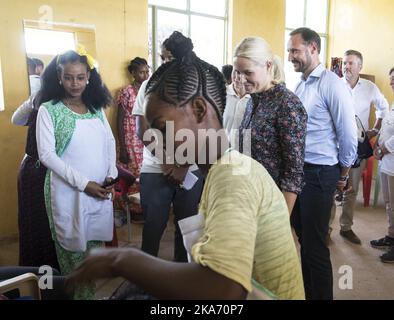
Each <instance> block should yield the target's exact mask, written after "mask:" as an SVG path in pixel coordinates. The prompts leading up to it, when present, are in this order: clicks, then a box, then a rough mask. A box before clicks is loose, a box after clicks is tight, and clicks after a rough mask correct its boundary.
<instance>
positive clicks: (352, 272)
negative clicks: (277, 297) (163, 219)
mask: <svg viewBox="0 0 394 320" xmlns="http://www.w3.org/2000/svg"><path fill="white" fill-rule="evenodd" d="M371 202H372V201H371ZM339 213H340V210H339V209H337V216H336V219H335V221H334V225H333V229H334V230H333V232H332V234H331V239H332V241H331V243H330V251H331V261H332V265H333V274H334V298H335V299H336V300H347V299H349V300H365V299H373V300H386V299H394V264H384V263H382V262H380V260H379V255H380V254H382V253H383V252H382V251H380V250H377V249H373V248H371V246H370V245H369V241H370V240H372V239H378V238H380V237H382V236H384V235H385V234H386V232H387V216H386V213H385V211H384V208H383V204H382V201H381V199H380V201H379V204H378V207H377V208H373V207H368V208H363V207H362V205H361V199H359V202H358V206H357V208H356V213H355V219H354V220H355V221H354V222H355V223H354V226H353V230H354V232H355V233H356V234H357V235H358V236H359V237H360V238H361V240H362V244H361V245H354V244H352V243H350V242H348V241H347V240H345V239H343V238H342V237H341V236H340V235H339V223H338V219H339ZM142 227H143V225H141V224H132V240H131V242H130V243H128V242H127V227H126V226H123V227H121V228H118V229H117V234H118V238H119V245H120V246H122V247H126V246H136V247H140V243H141V233H142ZM173 231H174V227H173V223H172V220H170V222H169V225H168V228H167V230H166V232H165V234H164V236H163V239H162V242H161V247H160V253H159V256H160V257H161V258H163V259H168V260H171V259H172V257H173ZM17 261H18V243H17V242H16V241H15V240H12V239H11V240H7V241H0V266H5V265H16V264H17ZM341 268H344V269H343V270H341ZM351 276H352V277H351ZM121 282H122V279H113V280H103V281H99V282H98V284H97V295H96V296H97V298H98V299H105V298H106V297H108V296H109V295H110V294H111V293H112V292H113V291H114V290H115V288H117V287H118V285H119V284H120V283H121ZM341 283H342V285H341ZM343 284H344V285H345V288H344V285H343ZM341 288H342V289H341Z"/></svg>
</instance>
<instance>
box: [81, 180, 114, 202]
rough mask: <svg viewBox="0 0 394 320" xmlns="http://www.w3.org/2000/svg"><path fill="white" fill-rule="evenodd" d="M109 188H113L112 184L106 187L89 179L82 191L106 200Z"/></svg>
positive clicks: (109, 191)
mask: <svg viewBox="0 0 394 320" xmlns="http://www.w3.org/2000/svg"><path fill="white" fill-rule="evenodd" d="M108 189H109V190H108ZM111 189H113V186H110V187H108V188H103V187H102V186H100V185H99V184H98V183H96V182H94V181H89V183H88V185H87V186H86V188H85V190H84V192H85V193H86V194H87V195H89V196H91V197H93V198H98V199H102V200H107V199H108V195H109V194H110V193H111Z"/></svg>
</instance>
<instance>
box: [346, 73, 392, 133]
mask: <svg viewBox="0 0 394 320" xmlns="http://www.w3.org/2000/svg"><path fill="white" fill-rule="evenodd" d="M342 79H343V81H344V82H345V83H346V86H347V88H348V89H349V90H350V93H351V94H352V96H353V99H354V107H355V111H356V115H357V116H358V117H359V118H360V120H361V123H362V124H363V127H364V129H365V130H368V128H369V115H370V112H371V106H372V105H374V106H375V109H376V119H379V118H380V119H383V118H384V117H385V116H386V115H387V113H388V111H389V104H388V102H387V100H386V98H385V97H384V96H383V94H382V93H381V92H380V90H379V88H378V87H377V86H376V84H374V83H373V82H371V81H369V80H367V79H362V78H360V79H359V80H358V82H357V84H356V86H355V87H354V88H352V87H351V86H350V84H349V83H348V82H347V81H346V78H345V77H343V78H342Z"/></svg>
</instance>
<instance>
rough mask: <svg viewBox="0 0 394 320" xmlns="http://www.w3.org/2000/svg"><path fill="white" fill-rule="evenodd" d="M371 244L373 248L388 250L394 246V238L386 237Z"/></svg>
mask: <svg viewBox="0 0 394 320" xmlns="http://www.w3.org/2000/svg"><path fill="white" fill-rule="evenodd" d="M370 243H371V247H372V248H375V249H384V250H388V249H390V247H392V246H394V238H391V237H388V236H385V237H384V238H381V239H378V240H372V241H371V242H370Z"/></svg>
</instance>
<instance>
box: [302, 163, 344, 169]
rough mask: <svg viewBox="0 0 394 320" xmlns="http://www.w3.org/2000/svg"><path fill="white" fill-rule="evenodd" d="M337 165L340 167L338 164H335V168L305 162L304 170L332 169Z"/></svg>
mask: <svg viewBox="0 0 394 320" xmlns="http://www.w3.org/2000/svg"><path fill="white" fill-rule="evenodd" d="M337 165H338V163H337V164H334V165H333V166H330V165H327V164H313V163H308V162H305V163H304V168H332V167H336V166H337Z"/></svg>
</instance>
